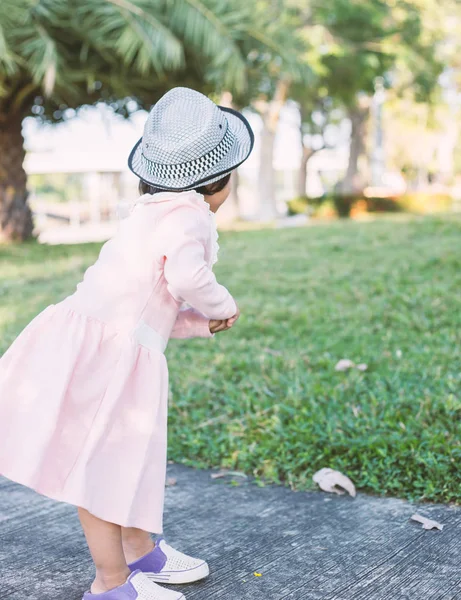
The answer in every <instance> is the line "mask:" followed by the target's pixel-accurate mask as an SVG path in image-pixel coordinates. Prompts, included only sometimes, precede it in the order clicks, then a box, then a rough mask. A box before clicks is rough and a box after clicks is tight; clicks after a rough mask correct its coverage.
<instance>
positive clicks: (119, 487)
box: [0, 88, 253, 600]
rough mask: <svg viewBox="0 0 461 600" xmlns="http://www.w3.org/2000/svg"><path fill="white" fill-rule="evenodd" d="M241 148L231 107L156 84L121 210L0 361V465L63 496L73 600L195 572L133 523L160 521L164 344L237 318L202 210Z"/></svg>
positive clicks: (210, 208) (214, 201) (242, 127)
mask: <svg viewBox="0 0 461 600" xmlns="http://www.w3.org/2000/svg"><path fill="white" fill-rule="evenodd" d="M252 147H253V134H252V131H251V128H250V126H249V124H248V122H247V121H246V119H245V118H244V117H243V116H242V115H241V114H239V113H237V112H235V111H232V110H230V109H227V108H222V107H218V106H216V105H215V104H214V103H213V102H211V100H209V99H208V98H206V97H205V96H203V95H202V94H199V93H198V92H195V91H193V90H189V89H186V88H176V89H173V90H171V91H170V92H168V93H167V94H165V96H163V98H162V99H161V100H160V101H159V102H158V103H157V104H156V105H155V106H154V107H153V109H152V110H151V112H150V114H149V117H148V119H147V122H146V125H145V128H144V134H143V137H142V138H141V140H140V141H139V142H138V143H137V144H136V146H135V148H134V149H133V151H132V152H131V155H130V157H129V166H130V169H131V170H132V171H133V172H134V173H135V174H136V175H137V176H138V177H139V178H140V180H141V181H140V186H139V187H140V191H141V193H142V194H143V195H142V196H141V197H140V198H139V199H138V200H137V202H135V203H134V205H133V207H132V211H131V214H130V216H129V218H128V219H126V220H124V221H122V222H121V225H120V230H119V232H118V234H117V235H116V236H115V237H114V238H113V239H112V240H111V241H109V242H108V243H107V244H106V245H105V246H104V247H103V249H102V251H101V254H100V256H99V259H98V260H97V262H96V263H95V264H94V265H93V266H92V267H91V268H90V269H88V271H87V272H86V274H85V277H84V280H83V282H82V283H80V284H79V286H78V287H77V291H76V292H75V294H73V295H72V296H70V297H69V298H67V299H66V300H64V301H63V302H61V303H60V304H57V305H55V306H50V307H48V308H47V309H46V310H45V311H44V312H43V313H41V314H40V315H39V316H38V317H37V318H36V319H35V320H34V321H32V323H31V324H30V325H29V326H28V327H27V328H26V329H25V331H24V332H23V333H22V334H21V335H20V336H19V338H18V339H17V340H16V341H15V342H14V344H13V345H12V346H11V348H10V349H9V350H8V352H7V353H6V354H5V355H4V357H3V358H2V359H1V361H0V474H2V475H4V476H6V477H8V478H9V479H12V480H13V481H16V482H18V483H21V484H23V485H26V486H29V487H31V488H33V489H35V490H37V491H38V492H40V493H41V494H44V495H46V496H49V497H50V498H54V499H56V500H60V501H64V502H68V503H70V504H74V505H75V506H77V507H78V512H79V516H80V521H81V524H82V527H83V530H84V532H85V536H86V539H87V542H88V546H89V549H90V552H91V555H92V557H93V561H94V564H95V567H96V577H95V580H94V581H93V584H92V586H91V591H89V592H87V593H86V594H85V595H84V599H85V600H91V599H93V598H94V599H101V600H135V599H137V600H180V599H182V600H184V596H183V595H182V594H180V593H178V592H175V591H172V590H170V589H166V588H163V587H161V586H159V585H157V583H154V582H161V583H170V584H174V583H187V582H191V581H197V580H199V579H202V578H203V577H206V576H207V575H208V572H209V571H208V566H207V564H206V563H205V562H204V561H202V560H198V559H194V558H191V557H189V556H186V555H184V554H182V553H180V552H178V551H176V550H174V549H173V548H171V547H170V546H169V545H168V544H166V542H165V540H164V539H163V538H159V539H157V541H156V542H155V543H154V541H153V539H152V537H151V535H150V533H148V532H152V533H157V534H159V533H161V532H162V514H163V499H164V486H165V472H166V446H167V399H168V370H167V364H166V360H165V356H164V351H165V348H166V346H167V342H168V339H169V338H170V337H176V338H189V337H194V336H198V337H211V336H212V335H213V334H214V333H217V332H220V331H224V330H226V329H229V328H231V327H232V326H233V325H234V324H235V322H236V320H237V319H238V317H239V310H238V308H237V306H236V304H235V301H234V299H233V298H232V296H231V295H230V293H229V292H228V291H227V289H226V288H225V287H223V286H221V285H219V284H218V283H217V281H216V278H215V276H214V275H213V272H212V266H213V263H214V262H215V261H216V255H217V251H218V244H217V233H216V227H215V224H214V221H213V213H214V212H216V211H217V210H218V208H219V206H220V205H221V204H222V203H223V202H224V201H225V200H226V198H227V196H228V194H229V179H230V173H231V171H232V170H233V169H235V168H236V167H237V166H238V165H239V164H241V163H242V162H243V161H244V160H246V159H247V158H248V156H249V154H250V152H251V150H252ZM186 303H187V306H186ZM189 368H193V366H192V365H191V366H189Z"/></svg>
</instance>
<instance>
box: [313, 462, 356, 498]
mask: <svg viewBox="0 0 461 600" xmlns="http://www.w3.org/2000/svg"><path fill="white" fill-rule="evenodd" d="M312 479H313V480H314V482H315V483H316V484H317V485H318V486H319V487H320V489H321V490H323V491H324V492H331V493H334V494H339V495H342V494H344V493H345V492H344V490H345V491H346V492H348V494H350V495H351V496H352V497H353V498H355V496H356V494H357V492H356V490H355V485H354V484H353V483H352V481H351V480H350V479H349V477H346V475H343V474H342V473H340V472H339V471H335V470H334V469H328V468H324V469H320V471H317V473H314V476H313V477H312Z"/></svg>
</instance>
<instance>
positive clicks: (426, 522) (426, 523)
mask: <svg viewBox="0 0 461 600" xmlns="http://www.w3.org/2000/svg"><path fill="white" fill-rule="evenodd" d="M410 518H411V520H412V521H417V522H418V523H422V526H423V529H439V530H440V531H442V529H443V525H441V524H440V523H437V521H432V520H431V519H428V518H427V517H423V516H422V515H418V514H416V515H413V516H412V517H410Z"/></svg>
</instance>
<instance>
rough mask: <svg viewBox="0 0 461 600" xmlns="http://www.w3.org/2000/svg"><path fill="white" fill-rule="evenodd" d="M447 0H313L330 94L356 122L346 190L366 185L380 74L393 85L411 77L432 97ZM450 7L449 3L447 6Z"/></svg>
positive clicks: (416, 88)
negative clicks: (364, 166) (369, 125)
mask: <svg viewBox="0 0 461 600" xmlns="http://www.w3.org/2000/svg"><path fill="white" fill-rule="evenodd" d="M443 8H444V0H441V2H437V1H436V0H424V2H421V0H393V2H385V1H384V0H367V1H366V2H357V1H354V2H351V0H331V2H329V3H328V4H325V3H324V2H323V1H322V0H313V3H312V7H311V10H312V12H311V14H310V15H309V16H308V23H309V24H310V25H311V26H312V27H315V26H321V27H323V28H324V44H323V47H322V48H321V50H320V53H321V55H322V56H321V64H322V66H323V67H325V74H324V75H323V79H324V83H325V85H326V87H327V89H328V93H329V95H331V96H332V97H334V98H335V99H337V100H339V101H341V102H342V104H343V105H344V106H345V108H346V110H347V114H348V117H349V120H350V122H351V142H350V156H349V164H348V168H347V173H346V176H345V178H344V180H343V181H342V184H341V186H340V187H341V191H342V192H343V193H346V194H351V193H352V194H353V193H360V192H361V191H362V190H363V187H364V185H365V184H366V180H365V177H366V175H365V173H364V171H363V169H361V168H360V161H361V159H363V158H364V156H365V154H366V126H367V122H368V117H369V114H370V104H371V97H372V95H373V93H374V89H375V82H376V79H377V78H378V77H384V79H385V82H386V85H387V86H388V87H391V86H392V87H395V79H399V78H402V74H405V75H404V77H403V78H404V79H406V86H411V88H412V90H413V93H414V97H415V98H416V99H418V100H424V101H427V100H428V99H429V98H430V97H431V94H432V93H433V91H434V90H435V89H436V87H437V83H438V77H439V75H440V73H441V71H442V68H443V65H442V63H441V61H440V60H439V56H438V54H437V46H438V44H439V43H440V42H441V41H442V39H443V32H444V27H443V15H444V12H443ZM445 8H446V7H445Z"/></svg>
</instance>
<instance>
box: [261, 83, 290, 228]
mask: <svg viewBox="0 0 461 600" xmlns="http://www.w3.org/2000/svg"><path fill="white" fill-rule="evenodd" d="M289 88H290V82H289V80H288V79H280V80H279V81H278V83H277V87H276V90H275V94H274V97H273V99H272V100H270V101H269V102H255V106H256V108H257V109H258V110H259V113H260V115H261V117H262V120H263V128H262V131H261V154H260V161H259V173H258V190H259V212H258V218H259V219H260V220H261V221H270V220H272V219H275V217H276V216H277V207H276V198H275V177H274V141H275V133H276V131H277V126H278V122H279V119H280V111H281V110H282V107H283V105H284V104H285V102H286V100H287V97H288V90H289Z"/></svg>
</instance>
